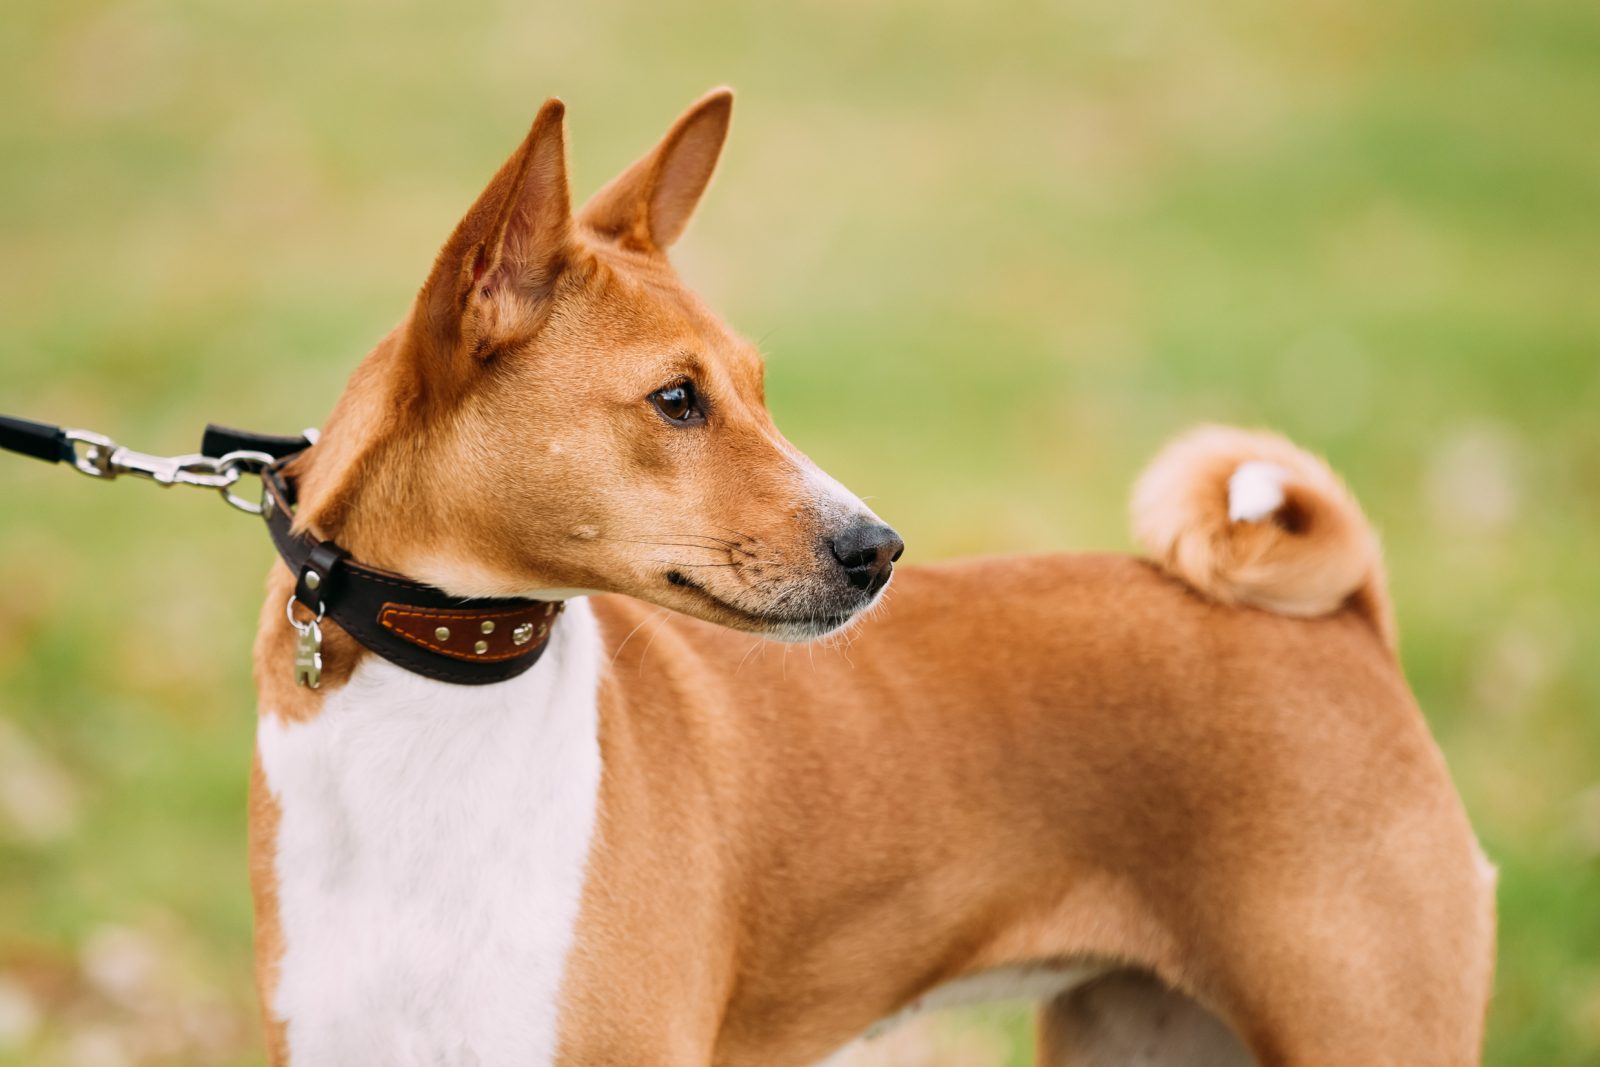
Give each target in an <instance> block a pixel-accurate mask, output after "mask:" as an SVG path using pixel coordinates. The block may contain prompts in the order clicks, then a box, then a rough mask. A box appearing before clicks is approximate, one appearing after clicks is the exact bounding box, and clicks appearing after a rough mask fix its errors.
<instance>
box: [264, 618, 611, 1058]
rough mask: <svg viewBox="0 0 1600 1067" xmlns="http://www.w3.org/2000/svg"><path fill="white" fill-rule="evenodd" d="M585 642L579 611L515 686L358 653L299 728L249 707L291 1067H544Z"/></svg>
mask: <svg viewBox="0 0 1600 1067" xmlns="http://www.w3.org/2000/svg"><path fill="white" fill-rule="evenodd" d="M599 647H600V640H599V634H598V630H597V628H596V625H595V622H594V618H593V616H592V615H591V614H590V612H589V610H588V608H587V606H586V605H584V604H583V603H582V602H581V601H575V602H573V603H571V604H570V606H569V609H568V610H567V612H566V613H565V614H564V615H563V617H562V619H561V622H560V624H559V625H558V626H557V627H556V632H555V634H553V635H552V640H551V644H550V647H549V649H548V650H547V651H546V652H545V655H544V658H543V659H542V660H540V662H539V664H538V665H537V666H536V667H534V669H533V670H531V671H529V672H528V673H527V674H524V675H522V676H521V677H520V678H517V679H514V680H512V681H509V682H504V683H501V684H498V685H491V686H482V687H478V686H453V685H445V684H442V683H438V682H431V681H428V680H427V679H424V678H421V677H419V676H417V675H414V674H410V673H407V672H405V671H402V670H400V669H399V668H397V667H394V666H393V665H391V664H389V663H386V662H384V661H382V660H379V659H377V658H376V657H368V658H366V659H365V660H363V661H362V664H361V666H360V667H359V668H358V669H357V670H356V673H355V675H354V677H352V678H351V680H350V682H349V683H348V684H347V685H345V686H344V687H343V688H342V689H340V690H338V691H337V692H334V693H332V694H330V696H329V698H328V701H327V704H326V706H325V707H324V709H323V711H322V713H321V714H320V715H319V716H318V717H317V718H315V719H314V720H312V721H310V722H307V723H302V724H284V723H283V722H282V721H281V720H279V719H278V718H277V716H275V715H272V714H270V711H271V709H263V712H264V714H263V715H262V718H261V727H260V731H259V735H258V745H259V751H260V755H261V764H262V768H263V770H264V771H265V774H266V780H267V785H268V788H269V789H270V790H271V791H272V794H273V796H274V797H275V798H276V800H277V802H278V804H279V806H280V809H281V811H282V818H281V821H280V823H279V829H278V840H277V856H276V865H277V875H278V887H279V890H278V891H279V901H280V911H281V915H280V919H281V923H282V929H283V938H284V955H283V960H282V966H281V969H280V973H279V978H278V986H277V991H276V995H275V998H274V1002H273V1008H274V1009H275V1011H276V1013H277V1015H278V1016H279V1017H280V1018H282V1019H283V1020H284V1021H285V1022H286V1024H287V1034H288V1042H289V1048H290V1060H291V1063H292V1064H293V1065H294V1067H321V1065H328V1064H340V1065H348V1064H354V1063H383V1064H395V1065H401V1067H408V1065H413V1064H415V1065H423V1064H426V1065H427V1067H458V1065H459V1067H469V1065H470V1067H496V1065H499V1064H513V1063H514V1064H517V1065H519V1067H525V1065H535V1064H545V1063H549V1062H550V1060H551V1058H552V1057H553V1055H554V1052H555V1042H556V1024H557V1007H558V996H559V993H560V986H561V976H562V971H563V968H564V965H565V961H566V957H567V954H568V951H569V950H570V949H571V947H572V941H573V928H574V925H575V923H576V920H577V915H578V906H579V897H580V894H581V892H582V888H583V875H584V867H585V864H586V862H587V860H588V855H589V845H590V838H591V836H592V833H593V830H594V821H595V803H596V797H597V794H598V789H599V782H600V751H599V742H598V722H597V709H596V699H597V689H598V683H599Z"/></svg>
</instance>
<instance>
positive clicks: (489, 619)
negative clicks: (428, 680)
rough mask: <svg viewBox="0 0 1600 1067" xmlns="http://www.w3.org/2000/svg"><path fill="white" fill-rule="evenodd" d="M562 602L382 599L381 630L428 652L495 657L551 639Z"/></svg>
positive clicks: (521, 652)
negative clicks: (438, 603) (509, 605)
mask: <svg viewBox="0 0 1600 1067" xmlns="http://www.w3.org/2000/svg"><path fill="white" fill-rule="evenodd" d="M560 609H561V605H559V604H555V603H540V602H537V601H536V602H534V603H533V604H531V605H530V606H528V607H526V608H522V609H519V610H514V611H482V610H474V609H471V608H425V607H418V606H416V605H413V604H396V603H392V602H391V603H386V604H384V605H383V609H382V610H381V611H380V612H379V613H378V622H379V623H380V624H381V625H382V626H383V628H384V629H385V630H388V631H390V632H391V633H394V634H398V635H399V636H400V637H403V638H405V639H406V640H407V641H410V642H411V643H412V644H414V645H419V646H421V647H422V648H425V649H427V650H428V651H430V652H437V653H439V654H440V655H441V656H449V657H450V658H451V659H458V660H462V661H465V662H469V663H470V662H478V663H494V662H498V661H502V660H512V659H518V658H520V657H522V656H527V655H530V654H532V653H535V652H538V651H539V650H540V649H542V648H543V647H544V644H545V642H546V641H548V640H549V639H550V626H551V624H552V623H554V622H555V617H556V614H557V613H558V612H559V611H560Z"/></svg>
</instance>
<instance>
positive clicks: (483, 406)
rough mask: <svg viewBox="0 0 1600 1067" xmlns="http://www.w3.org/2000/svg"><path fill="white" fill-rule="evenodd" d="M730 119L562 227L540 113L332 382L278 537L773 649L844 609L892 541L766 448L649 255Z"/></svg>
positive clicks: (731, 360) (464, 583)
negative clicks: (413, 296) (590, 601)
mask: <svg viewBox="0 0 1600 1067" xmlns="http://www.w3.org/2000/svg"><path fill="white" fill-rule="evenodd" d="M731 107H732V95H731V94H730V93H728V92H727V91H725V90H724V91H717V92H713V93H711V94H709V95H707V96H706V97H704V98H703V99H701V100H700V101H699V102H697V103H696V104H695V105H694V106H693V107H691V108H690V109H689V110H688V111H687V112H685V113H684V115H683V116H682V117H681V118H679V119H678V121H677V122H676V123H675V124H674V125H673V126H672V128H671V129H670V130H669V131H668V132H667V134H666V136H665V137H664V138H663V139H662V140H661V142H660V143H659V144H658V145H656V147H655V148H654V149H652V150H651V151H650V152H649V153H648V154H646V155H645V156H644V157H643V158H642V159H640V160H639V161H638V162H637V163H635V164H634V165H633V166H632V167H630V168H628V170H626V171H625V172H623V173H622V174H621V175H620V176H619V177H617V178H616V179H615V180H614V181H612V182H611V183H610V184H609V185H607V186H606V187H605V188H603V189H602V190H601V191H600V192H598V193H597V194H595V196H594V197H593V198H592V199H591V200H590V201H589V202H588V203H587V204H586V205H584V207H583V208H581V209H580V210H579V211H577V212H576V213H574V212H573V211H572V208H571V202H570V200H569V196H568V191H567V166H566V156H565V136H564V128H563V113H564V108H563V106H562V104H561V103H560V102H559V101H555V100H552V101H550V102H548V103H546V104H545V105H544V107H543V108H542V109H541V110H540V111H539V115H538V117H537V118H536V119H535V120H534V123H533V128H532V130H530V131H529V133H528V136H527V139H526V140H524V141H523V143H522V146H521V147H520V148H518V149H517V151H516V152H515V153H514V154H513V155H512V157H511V158H510V159H509V160H508V161H507V162H506V163H505V165H504V166H502V167H501V168H500V170H499V172H498V173H497V174H496V175H495V176H494V179H493V180H492V181H491V182H490V183H489V186H488V188H487V189H485V190H484V192H483V194H482V195H481V196H480V197H479V198H478V200H477V202H476V203H475V204H473V206H472V208H471V210H469V211H468V212H467V214H466V217H465V218H463V219H462V220H461V222H460V224H459V225H458V226H457V227H456V230H455V233H454V234H453V235H452V236H451V238H450V240H449V241H448V242H447V243H446V244H445V246H444V249H443V251H441V252H440V254H439V258H438V261H437V263H436V264H435V266H434V269H433V272H432V274H431V276H430V277H429V278H428V280H427V282H426V284H425V285H424V286H423V288H422V291H421V292H420V293H419V294H418V296H417V300H416V303H415V305H414V307H413V308H412V311H411V314H410V315H409V316H408V317H407V319H406V320H405V321H404V322H402V323H401V325H400V326H399V327H397V328H396V329H395V330H394V331H393V332H392V333H391V334H390V335H389V336H388V337H387V338H385V339H384V341H383V342H381V343H380V344H379V346H378V348H377V349H376V350H375V351H374V352H373V354H372V355H371V356H370V357H368V359H367V361H366V362H365V363H364V364H363V366H362V368H361V369H360V370H359V371H357V373H356V375H355V376H354V378H353V379H352V380H351V384H350V388H349V389H348V390H347V391H346V394H345V396H344V397H343V398H342V399H341V401H340V403H339V406H338V408H337V409H336V410H335V412H334V415H333V417H332V418H331V419H330V421H329V424H328V426H327V428H326V430H325V433H324V438H323V441H322V443H321V444H320V445H319V446H318V448H317V449H315V450H314V451H313V453H312V454H311V456H312V459H311V461H310V462H309V463H308V467H307V469H306V471H305V472H304V474H303V476H302V489H301V495H302V501H303V506H302V509H301V517H300V521H301V522H302V523H303V524H305V525H315V526H317V527H320V528H321V530H322V531H323V532H324V533H325V534H326V535H328V536H337V537H338V538H339V539H340V540H342V541H343V542H344V543H345V545H346V547H348V548H350V549H351V550H352V551H354V552H355V553H356V554H357V556H358V557H365V558H367V559H369V560H371V561H372V562H375V563H378V564H380V565H386V566H389V567H392V568H395V569H397V570H401V571H403V572H405V573H407V574H410V575H412V576H414V577H417V578H420V579H422V580H424V581H429V582H432V583H433V584H435V585H438V586H440V587H441V588H444V589H446V590H448V591H449V592H452V593H456V594H459V595H463V596H518V595H537V594H539V593H541V592H543V593H547V594H548V593H549V592H550V591H551V590H597V591H604V592H619V593H625V594H628V595H630V596H634V597H638V598H640V599H643V600H647V601H651V602H653V603H656V604H659V605H661V606H663V607H668V608H673V609H676V610H678V611H682V612H685V613H687V614H689V615H694V616H698V617H700V618H702V619H706V620H708V621H712V622H716V623H721V624H724V625H728V626H733V627H736V628H739V629H743V630H749V631H752V632H759V633H764V634H768V635H771V636H774V637H779V638H785V639H791V640H799V639H805V638H809V637H814V636H818V635H820V634H823V633H827V632H829V631H830V630H833V629H836V628H838V627H840V626H843V625H844V624H846V623H847V622H849V620H851V619H852V618H854V617H855V616H856V615H857V614H859V613H860V612H861V611H862V610H863V609H865V608H866V607H868V606H869V605H870V604H871V603H872V602H873V600H874V599H875V598H876V597H877V596H878V594H879V593H880V592H881V591H882V589H883V587H884V585H885V584H886V583H887V582H888V580H889V575H890V571H891V569H892V565H893V562H894V560H895V559H897V558H898V557H899V555H900V551H901V548H902V545H901V542H900V539H899V537H898V536H896V535H895V533H894V531H893V530H891V529H889V527H887V526H885V525H884V524H883V523H882V522H880V521H879V520H878V519H877V517H876V516H874V515H873V514H872V512H871V511H869V510H868V509H867V508H866V506H865V505H864V504H862V502H861V501H860V500H859V499H858V498H856V497H855V496H854V495H852V494H851V493H850V492H849V491H848V490H846V489H845V488H844V487H843V486H841V485H839V484H838V483H837V482H835V481H834V480H833V479H831V478H829V477H828V476H827V475H826V474H824V473H823V472H822V471H821V470H819V469H818V468H817V467H816V466H815V464H813V463H812V462H811V461H810V460H809V459H807V458H806V457H805V456H804V455H803V454H802V453H801V452H800V451H799V450H797V449H796V448H795V447H794V446H792V445H791V444H789V443H788V442H787V441H785V440H784V438H783V436H782V435H781V434H780V433H779V432H778V430H777V428H776V427H775V426H774V425H773V423H772V419H771V418H770V416H769V415H768V414H767V410H766V405H765V398H764V396H763V389H762V363H761V356H760V354H759V353H758V352H757V351H756V349H755V347H754V346H753V345H751V344H750V343H749V342H748V341H746V340H744V339H743V338H741V337H739V336H738V335H737V334H736V333H734V332H733V331H732V330H731V329H729V328H728V327H727V326H726V325H725V324H724V323H722V322H721V321H720V320H719V319H718V318H717V317H716V316H715V315H714V314H712V312H711V311H710V310H709V309H707V308H706V307H705V305H704V304H702V303H701V302H700V301H699V300H698V299H697V298H696V297H695V296H694V294H693V293H691V292H690V291H689V290H688V289H687V288H685V287H684V285H683V283H682V282H681V281H680V280H679V279H678V277H677V275H676V274H675V273H674V272H673V269H672V267H671V266H670V265H669V263H668V262H667V257H666V250H667V248H668V247H670V246H671V244H672V243H673V241H674V240H676V239H677V237H678V235H679V234H680V233H682V232H683V229H684V227H685V225H686V224H687V223H688V220H689V216H690V213H691V212H692V211H693V210H694V207H695V205H696V203H697V202H698V201H699V199H700V195H701V193H702V192H703V191H704V190H705V187H706V184H707V182H708V181H709V180H710V178H711V172H712V169H713V168H714V167H715V165H716V161H717V156H718V154H719V153H720V151H721V148H722V142H723V139H724V137H725V136H726V134H727V129H728V120H729V115H730V112H731Z"/></svg>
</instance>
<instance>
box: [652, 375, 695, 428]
mask: <svg viewBox="0 0 1600 1067" xmlns="http://www.w3.org/2000/svg"><path fill="white" fill-rule="evenodd" d="M650 403H651V404H653V405H654V406H655V409H656V410H657V411H659V412H661V417H662V418H664V419H666V420H667V421H668V422H675V423H677V424H678V425H680V426H692V425H694V424H695V423H699V422H705V421H706V413H705V410H704V409H703V408H702V407H701V406H700V395H699V394H698V393H696V392H695V389H694V383H693V382H679V383H678V384H677V385H669V386H667V387H666V388H665V389H657V390H656V391H655V392H653V393H651V394H650Z"/></svg>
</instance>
